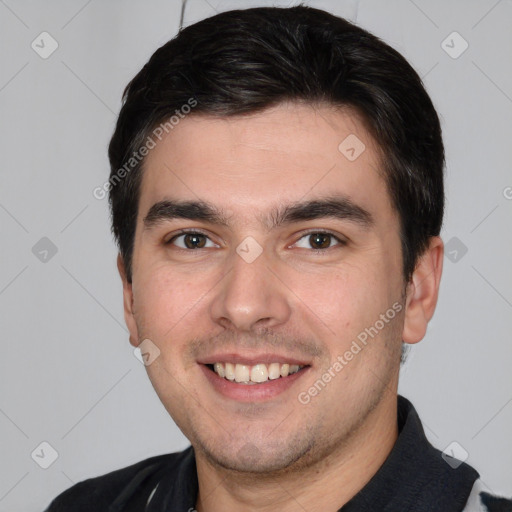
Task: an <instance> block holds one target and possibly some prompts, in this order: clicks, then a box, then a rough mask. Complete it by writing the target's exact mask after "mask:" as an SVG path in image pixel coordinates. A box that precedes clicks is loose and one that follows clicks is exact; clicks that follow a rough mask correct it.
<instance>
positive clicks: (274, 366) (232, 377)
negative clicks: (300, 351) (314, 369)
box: [208, 363, 304, 384]
mask: <svg viewBox="0 0 512 512" xmlns="http://www.w3.org/2000/svg"><path fill="white" fill-rule="evenodd" d="M208 367H209V368H210V369H211V370H213V371H214V372H215V373H216V374H217V375H218V376H219V377H222V378H224V379H226V380H229V381H231V382H233V381H234V382H237V383H239V384H261V383H263V382H267V381H269V380H276V379H280V378H283V377H288V375H293V374H294V373H297V372H298V371H299V370H301V369H302V368H304V365H297V364H289V363H283V364H281V363H270V364H265V363H258V364H255V365H246V364H233V363H215V364H213V365H208Z"/></svg>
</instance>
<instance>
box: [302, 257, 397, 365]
mask: <svg viewBox="0 0 512 512" xmlns="http://www.w3.org/2000/svg"><path fill="white" fill-rule="evenodd" d="M391 275H394V274H393V273H388V274H383V272H382V269H376V268H375V267H372V266H370V265H368V266H365V265H361V266H354V265H351V266H346V267H345V268H343V269H342V270H336V271H332V272H328V273H325V274H323V275H322V274H315V275H314V276H311V275H307V274H301V275H296V276H295V278H294V279H295V280H294V286H293V291H294V293H295V294H296V296H298V297H300V298H301V299H302V300H301V301H297V303H296V306H297V308H298V310H297V313H298V315H297V318H300V320H299V321H300V322H306V319H309V321H308V323H311V324H312V325H310V327H311V328H314V329H315V331H316V332H317V333H318V334H319V336H320V337H322V338H324V340H325V342H326V343H328V344H329V345H330V352H331V356H334V353H335V352H336V354H337V353H339V351H340V350H345V348H346V347H347V346H348V345H350V343H351V342H352V341H353V340H354V339H357V336H358V335H359V334H360V333H361V332H364V330H365V329H366V328H369V327H371V326H373V325H374V324H375V322H376V321H378V320H379V318H380V315H381V314H384V313H385V312H386V311H387V310H388V309H389V308H391V307H392V304H393V303H394V302H395V301H396V300H397V294H396V291H395V290H394V287H393V286H392V283H391V281H389V276H391ZM320 333H322V334H320Z"/></svg>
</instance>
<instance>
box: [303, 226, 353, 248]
mask: <svg viewBox="0 0 512 512" xmlns="http://www.w3.org/2000/svg"><path fill="white" fill-rule="evenodd" d="M345 244H346V242H345V241H343V240H340V239H339V238H338V237H337V236H334V235H333V234H332V233H325V232H322V231H318V232H314V233H308V234H307V235H304V236H303V237H301V238H300V239H299V240H298V241H297V242H295V244H294V247H300V248H301V249H314V250H316V251H322V250H325V249H329V248H330V247H333V246H335V245H345Z"/></svg>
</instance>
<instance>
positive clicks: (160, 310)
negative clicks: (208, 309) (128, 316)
mask: <svg viewBox="0 0 512 512" xmlns="http://www.w3.org/2000/svg"><path fill="white" fill-rule="evenodd" d="M207 286H208V280H206V279H201V278H199V276H197V275H196V276H189V275H183V274H180V273H178V272H176V271H174V270H173V269H171V268H169V267H168V266H160V267H154V268H152V269H149V270H148V271H146V272H144V273H143V274H141V275H139V276H137V279H136V280H135V279H134V288H133V289H134V306H135V312H136V315H135V316H136V320H137V323H138V324H139V326H140V327H141V328H142V330H143V334H144V335H145V336H146V337H149V338H150V339H153V338H154V339H155V340H157V341H159V342H161V343H163V342H165V341H167V340H168V339H170V338H171V337H172V338H174V336H175V332H176V331H177V330H179V327H180V326H181V325H182V324H187V325H189V326H190V325H191V322H195V320H192V319H194V318H195V317H196V316H197V315H198V314H199V313H200V312H201V311H202V310H203V309H204V306H205V303H206V300H205V298H206V296H205V291H207V289H208V288H207ZM155 342H156V341H155Z"/></svg>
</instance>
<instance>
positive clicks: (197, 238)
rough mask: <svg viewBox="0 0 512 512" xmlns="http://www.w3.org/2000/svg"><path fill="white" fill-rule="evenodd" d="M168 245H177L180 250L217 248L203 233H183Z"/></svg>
mask: <svg viewBox="0 0 512 512" xmlns="http://www.w3.org/2000/svg"><path fill="white" fill-rule="evenodd" d="M167 244H169V245H171V244H172V245H176V246H177V247H179V248H180V249H192V250H193V249H203V248H205V247H216V245H215V244H214V243H213V242H212V241H211V240H210V239H209V238H208V237H207V236H206V235H203V234H202V233H193V232H191V233H182V234H181V235H177V236H175V237H173V238H171V239H170V240H169V241H168V242H167Z"/></svg>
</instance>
